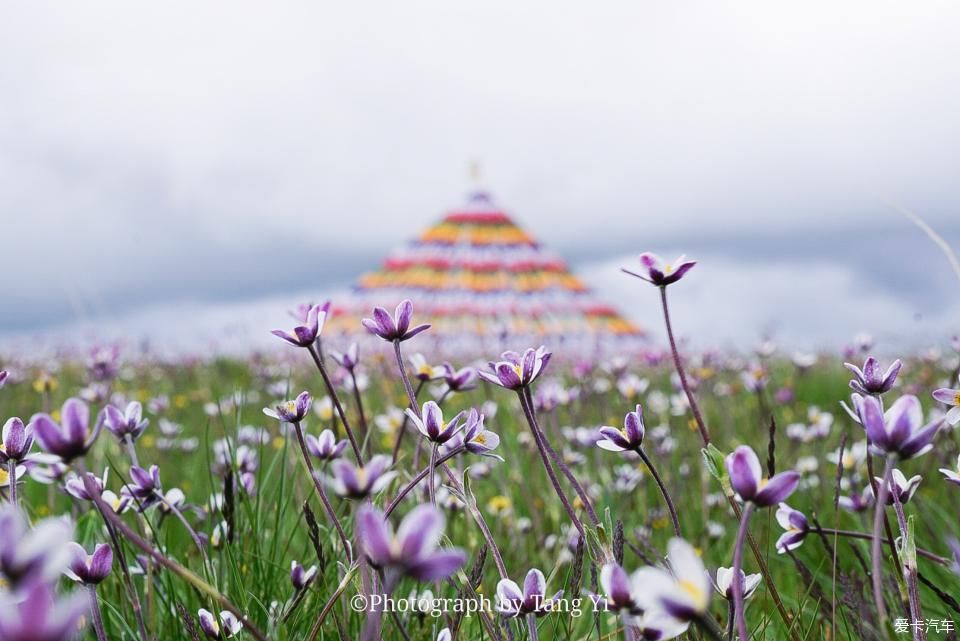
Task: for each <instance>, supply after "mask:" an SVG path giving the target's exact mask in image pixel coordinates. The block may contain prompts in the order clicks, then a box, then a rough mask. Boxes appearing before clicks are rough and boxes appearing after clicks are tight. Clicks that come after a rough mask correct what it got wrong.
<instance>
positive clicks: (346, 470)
mask: <svg viewBox="0 0 960 641" xmlns="http://www.w3.org/2000/svg"><path fill="white" fill-rule="evenodd" d="M390 462H391V461H390V457H389V456H385V455H382V454H379V455H377V456H374V457H373V458H371V459H370V460H369V461H367V464H366V465H365V466H360V467H355V466H354V465H353V463H351V462H350V461H347V460H345V459H338V460H336V461H334V462H333V463H332V464H331V468H332V470H333V478H332V479H330V481H329V483H330V487H331V488H332V489H333V491H334V493H336V494H337V495H338V496H342V497H344V498H348V499H362V498H366V497H367V496H370V495H371V494H377V493H378V492H380V491H381V490H383V489H384V488H386V487H387V485H389V484H390V481H392V480H393V478H394V477H395V476H396V475H397V473H396V472H388V471H387V468H389V467H390Z"/></svg>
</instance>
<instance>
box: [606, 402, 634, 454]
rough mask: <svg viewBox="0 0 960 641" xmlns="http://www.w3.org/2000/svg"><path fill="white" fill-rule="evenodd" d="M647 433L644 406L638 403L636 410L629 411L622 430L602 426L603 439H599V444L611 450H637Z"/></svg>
mask: <svg viewBox="0 0 960 641" xmlns="http://www.w3.org/2000/svg"><path fill="white" fill-rule="evenodd" d="M645 434H646V427H645V426H644V423H643V408H642V407H641V406H640V405H639V404H638V405H637V409H636V410H634V411H632V412H627V415H626V416H625V417H624V418H623V429H622V430H618V429H617V428H615V427H608V426H604V427H601V428H600V435H601V436H603V439H602V440H599V441H597V446H598V447H601V448H603V449H605V450H609V451H611V452H626V451H632V452H636V451H637V450H639V449H640V446H641V445H643V437H644V435H645Z"/></svg>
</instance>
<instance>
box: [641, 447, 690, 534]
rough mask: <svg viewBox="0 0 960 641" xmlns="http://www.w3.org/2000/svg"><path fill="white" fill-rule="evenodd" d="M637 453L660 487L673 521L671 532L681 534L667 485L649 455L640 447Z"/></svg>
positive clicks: (678, 520) (678, 519)
mask: <svg viewBox="0 0 960 641" xmlns="http://www.w3.org/2000/svg"><path fill="white" fill-rule="evenodd" d="M637 454H639V455H640V459H641V460H643V464H644V465H646V466H647V469H648V470H650V475H651V476H653V480H654V481H656V482H657V487H659V488H660V494H662V495H663V500H664V502H665V503H666V504H667V509H668V510H670V519H671V520H672V521H673V532H674V534H676V535H677V536H682V535H681V534H680V518H679V517H678V516H677V508H676V507H675V506H674V505H673V499H671V498H670V493H669V492H668V491H667V486H666V485H665V484H664V482H663V479H661V478H660V474H658V473H657V469H656V468H655V467H654V466H653V461H651V460H650V457H649V456H647V453H646V452H644V451H643V448H642V447H638V448H637Z"/></svg>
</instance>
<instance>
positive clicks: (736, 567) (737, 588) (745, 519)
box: [731, 502, 755, 641]
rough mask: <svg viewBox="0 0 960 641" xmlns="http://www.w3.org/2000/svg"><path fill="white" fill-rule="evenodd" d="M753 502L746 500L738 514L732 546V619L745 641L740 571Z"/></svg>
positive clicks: (746, 636)
mask: <svg viewBox="0 0 960 641" xmlns="http://www.w3.org/2000/svg"><path fill="white" fill-rule="evenodd" d="M754 507H755V506H754V504H753V503H750V502H748V503H747V504H746V505H745V506H744V508H743V514H742V515H741V516H740V530H739V531H738V532H737V541H736V544H735V545H734V548H733V579H732V583H731V587H733V611H734V619H735V620H736V624H737V634H738V635H739V636H740V638H741V639H743V640H744V641H746V640H747V639H749V638H750V636H749V634H748V632H747V616H746V612H745V607H744V598H743V587H744V586H743V583H744V582H743V581H741V580H740V572H741V570H742V568H743V543H744V541H746V540H747V532H748V530H749V527H750V517H751V516H753V510H754Z"/></svg>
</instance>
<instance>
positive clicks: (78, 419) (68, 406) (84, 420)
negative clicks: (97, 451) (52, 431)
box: [60, 398, 90, 443]
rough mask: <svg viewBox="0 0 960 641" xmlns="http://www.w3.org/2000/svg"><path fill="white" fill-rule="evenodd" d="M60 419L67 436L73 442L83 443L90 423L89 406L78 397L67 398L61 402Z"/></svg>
mask: <svg viewBox="0 0 960 641" xmlns="http://www.w3.org/2000/svg"><path fill="white" fill-rule="evenodd" d="M60 420H61V424H62V425H63V430H64V432H65V433H66V435H67V436H68V438H69V439H70V440H71V441H73V442H75V443H83V441H84V440H85V439H86V438H87V426H88V425H89V424H90V408H89V407H87V404H86V403H84V402H83V401H81V400H80V399H79V398H68V399H67V402H66V403H64V404H63V409H62V410H61V417H60Z"/></svg>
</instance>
